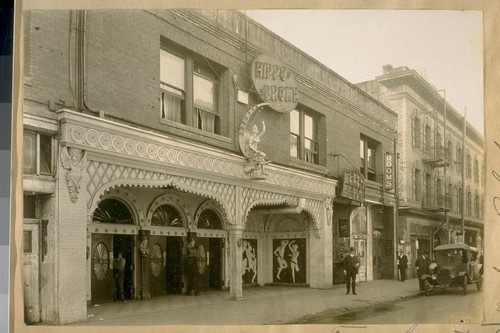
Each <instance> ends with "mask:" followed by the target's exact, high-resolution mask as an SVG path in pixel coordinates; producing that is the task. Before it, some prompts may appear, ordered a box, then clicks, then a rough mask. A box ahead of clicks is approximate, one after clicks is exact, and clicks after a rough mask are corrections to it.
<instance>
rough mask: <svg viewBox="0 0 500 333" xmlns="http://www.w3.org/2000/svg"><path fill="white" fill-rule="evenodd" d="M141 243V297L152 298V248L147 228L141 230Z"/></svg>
mask: <svg viewBox="0 0 500 333" xmlns="http://www.w3.org/2000/svg"><path fill="white" fill-rule="evenodd" d="M140 242H141V243H140V245H139V256H140V258H141V289H140V296H141V299H149V298H151V293H150V289H149V280H150V278H149V269H148V268H149V265H148V263H149V260H150V249H149V232H148V231H146V230H142V231H141V235H140Z"/></svg>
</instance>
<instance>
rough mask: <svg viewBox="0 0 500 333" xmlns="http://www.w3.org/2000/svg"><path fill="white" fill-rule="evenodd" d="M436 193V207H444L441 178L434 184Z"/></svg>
mask: <svg viewBox="0 0 500 333" xmlns="http://www.w3.org/2000/svg"><path fill="white" fill-rule="evenodd" d="M436 193H437V206H438V207H442V206H443V205H444V200H443V199H444V198H443V183H442V181H441V178H438V179H437V182H436Z"/></svg>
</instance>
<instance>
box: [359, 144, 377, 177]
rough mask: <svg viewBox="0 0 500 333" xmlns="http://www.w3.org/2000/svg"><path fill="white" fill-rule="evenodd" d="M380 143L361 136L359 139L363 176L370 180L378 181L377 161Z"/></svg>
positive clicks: (360, 169)
mask: <svg viewBox="0 0 500 333" xmlns="http://www.w3.org/2000/svg"><path fill="white" fill-rule="evenodd" d="M378 147H379V143H378V142H376V141H374V140H372V139H370V138H367V137H364V136H361V138H360V139H359V157H360V163H361V164H360V168H359V171H360V172H361V174H362V175H363V176H364V177H365V178H366V179H368V180H371V181H374V182H376V181H377V160H378Z"/></svg>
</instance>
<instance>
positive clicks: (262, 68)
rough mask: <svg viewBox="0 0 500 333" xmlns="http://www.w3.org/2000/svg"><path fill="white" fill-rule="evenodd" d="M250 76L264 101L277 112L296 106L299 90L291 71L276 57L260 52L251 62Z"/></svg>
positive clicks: (286, 110) (290, 109)
mask: <svg viewBox="0 0 500 333" xmlns="http://www.w3.org/2000/svg"><path fill="white" fill-rule="evenodd" d="M251 71H252V72H251V77H252V81H253V84H254V86H255V88H256V89H257V92H258V94H259V96H260V98H261V99H262V101H263V102H264V103H269V106H270V107H271V108H272V109H274V110H276V111H278V112H282V113H285V112H290V111H292V110H293V109H295V107H296V106H297V103H298V101H299V92H298V88H297V83H296V82H295V78H294V76H293V74H292V72H291V71H290V70H289V69H288V68H287V67H286V66H285V65H284V64H283V63H281V61H279V60H278V59H275V58H273V57H271V56H268V55H265V54H261V55H259V56H257V57H256V58H255V59H254V61H253V62H252V69H251Z"/></svg>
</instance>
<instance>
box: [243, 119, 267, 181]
mask: <svg viewBox="0 0 500 333" xmlns="http://www.w3.org/2000/svg"><path fill="white" fill-rule="evenodd" d="M265 132H266V124H265V123H264V122H262V131H261V132H260V133H259V127H258V126H257V125H254V126H253V127H252V130H251V131H250V132H247V142H246V147H245V148H246V149H245V150H246V151H245V155H246V157H247V159H248V163H247V165H246V166H245V172H247V173H252V174H253V175H256V174H257V175H261V176H265V175H266V173H265V172H264V165H266V164H269V163H271V161H270V160H268V159H267V155H266V154H265V153H264V152H262V151H260V150H259V148H258V145H259V142H260V138H261V136H262V135H263V134H264V133H265Z"/></svg>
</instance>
